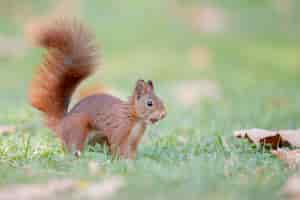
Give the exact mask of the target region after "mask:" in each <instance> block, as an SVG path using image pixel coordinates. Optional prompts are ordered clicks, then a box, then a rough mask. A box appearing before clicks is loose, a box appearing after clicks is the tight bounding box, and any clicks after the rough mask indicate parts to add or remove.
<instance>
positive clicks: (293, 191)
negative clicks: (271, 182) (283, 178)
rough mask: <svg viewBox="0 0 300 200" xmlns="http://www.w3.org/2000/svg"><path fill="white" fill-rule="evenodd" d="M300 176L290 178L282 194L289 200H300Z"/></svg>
mask: <svg viewBox="0 0 300 200" xmlns="http://www.w3.org/2000/svg"><path fill="white" fill-rule="evenodd" d="M299 185H300V175H294V176H291V177H290V178H288V180H287V182H286V184H285V185H284V187H283V189H282V194H283V195H284V197H286V199H288V200H299V199H300V187H299Z"/></svg>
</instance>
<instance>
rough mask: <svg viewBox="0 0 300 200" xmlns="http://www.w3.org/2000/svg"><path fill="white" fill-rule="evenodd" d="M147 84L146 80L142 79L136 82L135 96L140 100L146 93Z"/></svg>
mask: <svg viewBox="0 0 300 200" xmlns="http://www.w3.org/2000/svg"><path fill="white" fill-rule="evenodd" d="M146 88H147V87H146V83H145V81H144V80H142V79H140V80H138V81H137V82H136V85H135V90H134V94H135V96H136V97H137V99H139V98H140V97H141V96H142V95H144V94H145V93H146Z"/></svg>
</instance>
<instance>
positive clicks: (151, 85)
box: [147, 80, 154, 91]
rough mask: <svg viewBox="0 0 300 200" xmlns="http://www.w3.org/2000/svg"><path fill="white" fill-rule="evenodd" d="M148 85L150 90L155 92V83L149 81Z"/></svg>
mask: <svg viewBox="0 0 300 200" xmlns="http://www.w3.org/2000/svg"><path fill="white" fill-rule="evenodd" d="M147 84H148V86H149V88H150V89H151V90H152V91H153V90H154V85H153V82H152V81H151V80H149V81H148V82H147Z"/></svg>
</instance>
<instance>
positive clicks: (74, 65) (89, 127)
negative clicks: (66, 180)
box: [29, 19, 166, 159]
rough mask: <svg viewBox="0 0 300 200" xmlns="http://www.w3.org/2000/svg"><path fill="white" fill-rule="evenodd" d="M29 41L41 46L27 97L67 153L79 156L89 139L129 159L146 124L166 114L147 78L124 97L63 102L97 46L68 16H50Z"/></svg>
mask: <svg viewBox="0 0 300 200" xmlns="http://www.w3.org/2000/svg"><path fill="white" fill-rule="evenodd" d="M29 34H30V35H29V36H30V37H31V39H32V40H33V42H34V43H35V44H36V45H38V46H40V47H43V48H45V49H46V50H47V52H46V54H45V56H44V60H43V62H42V65H41V67H40V68H39V70H38V72H37V73H36V75H35V77H34V79H33V81H32V84H31V87H30V90H29V101H30V103H31V105H32V106H33V107H35V108H36V109H37V110H39V111H41V112H42V113H43V114H44V118H45V122H46V124H47V126H48V127H49V128H50V129H51V130H53V131H54V132H55V134H56V135H57V136H58V137H59V138H60V139H61V141H62V143H63V145H64V146H65V147H66V148H67V150H68V151H69V152H73V153H75V155H76V156H80V155H81V153H82V151H83V149H84V146H85V144H86V143H87V141H88V140H89V138H90V136H91V135H92V134H91V133H92V132H94V133H95V136H94V137H92V139H91V140H90V142H91V143H97V142H99V143H102V142H106V143H107V144H108V145H109V150H110V152H111V153H112V154H113V155H117V156H120V157H121V158H126V159H134V158H135V157H136V152H137V148H138V145H139V143H140V141H141V138H142V136H143V134H144V132H145V130H146V127H147V125H149V124H154V123H156V122H157V121H159V120H161V119H163V118H164V117H165V116H166V109H165V106H164V103H163V101H162V100H161V99H160V98H159V97H158V96H156V94H155V91H154V85H153V82H152V81H144V80H138V81H137V82H136V86H135V89H134V91H133V94H132V95H131V96H130V97H129V98H128V100H127V101H123V100H121V99H119V98H118V97H114V96H111V95H109V94H97V95H92V96H88V97H85V98H84V99H82V100H81V101H79V102H78V103H77V104H76V105H75V106H74V107H73V108H71V109H70V108H69V103H70V100H71V97H72V94H73V93H74V91H75V89H76V88H77V86H78V85H79V84H80V83H81V82H82V81H83V80H84V79H86V78H87V77H89V76H90V75H92V74H93V73H94V72H95V70H96V69H97V66H98V60H99V58H98V54H97V45H96V44H95V38H94V36H93V35H92V34H91V33H90V31H89V30H88V29H87V28H86V27H85V26H84V25H83V24H81V23H79V22H74V21H72V20H66V19H62V20H56V21H51V22H50V23H47V24H45V23H44V24H36V25H34V26H32V27H31V29H30V32H29Z"/></svg>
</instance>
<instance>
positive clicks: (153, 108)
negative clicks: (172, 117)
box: [132, 80, 166, 124]
mask: <svg viewBox="0 0 300 200" xmlns="http://www.w3.org/2000/svg"><path fill="white" fill-rule="evenodd" d="M132 97H133V104H134V108H135V113H136V115H137V117H138V118H140V119H142V120H143V121H144V122H146V123H147V124H154V123H155V122H157V121H159V120H161V119H163V118H164V117H165V116H166V109H165V106H164V103H163V102H162V100H161V99H160V98H159V97H158V96H156V95H155V92H154V85H153V82H152V81H147V82H145V81H144V80H138V81H137V82H136V86H135V89H134V92H133V96H132Z"/></svg>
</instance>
